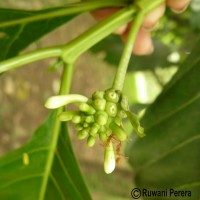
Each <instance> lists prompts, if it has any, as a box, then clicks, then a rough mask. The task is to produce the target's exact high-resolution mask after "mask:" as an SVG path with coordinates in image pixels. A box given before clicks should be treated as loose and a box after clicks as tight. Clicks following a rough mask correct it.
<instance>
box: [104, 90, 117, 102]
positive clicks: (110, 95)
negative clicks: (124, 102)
mask: <svg viewBox="0 0 200 200" xmlns="http://www.w3.org/2000/svg"><path fill="white" fill-rule="evenodd" d="M105 99H106V100H107V101H110V102H113V103H117V102H118V101H119V94H118V93H117V92H116V91H115V89H112V88H111V89H108V90H106V91H105Z"/></svg>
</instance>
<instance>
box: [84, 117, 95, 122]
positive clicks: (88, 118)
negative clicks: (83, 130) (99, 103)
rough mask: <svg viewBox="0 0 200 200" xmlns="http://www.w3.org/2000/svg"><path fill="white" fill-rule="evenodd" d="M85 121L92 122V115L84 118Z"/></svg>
mask: <svg viewBox="0 0 200 200" xmlns="http://www.w3.org/2000/svg"><path fill="white" fill-rule="evenodd" d="M85 122H87V123H93V122H94V117H93V115H89V116H87V117H86V118H85Z"/></svg>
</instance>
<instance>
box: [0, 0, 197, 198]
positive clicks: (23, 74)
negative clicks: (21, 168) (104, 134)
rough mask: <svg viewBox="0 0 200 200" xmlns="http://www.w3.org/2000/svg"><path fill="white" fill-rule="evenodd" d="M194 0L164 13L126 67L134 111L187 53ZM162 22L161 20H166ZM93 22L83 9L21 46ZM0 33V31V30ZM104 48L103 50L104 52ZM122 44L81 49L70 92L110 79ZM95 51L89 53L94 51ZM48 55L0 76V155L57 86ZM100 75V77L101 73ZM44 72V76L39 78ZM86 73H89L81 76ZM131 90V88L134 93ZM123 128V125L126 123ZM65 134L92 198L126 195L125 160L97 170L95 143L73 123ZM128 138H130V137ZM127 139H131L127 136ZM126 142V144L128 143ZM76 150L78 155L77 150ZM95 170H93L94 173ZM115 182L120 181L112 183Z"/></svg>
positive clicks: (57, 40)
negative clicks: (144, 48) (107, 170)
mask: <svg viewBox="0 0 200 200" xmlns="http://www.w3.org/2000/svg"><path fill="white" fill-rule="evenodd" d="M63 2H64V1H61V0H60V1H56V4H55V1H50V0H49V1H23V0H21V1H19V2H17V3H16V1H14V0H6V1H3V2H0V6H1V7H3V6H4V7H9V8H12V7H13V8H29V9H33V8H34V9H40V8H45V7H51V6H55V5H60V4H61V3H63ZM199 7H200V3H199V1H197V0H193V3H192V4H191V7H190V9H188V11H187V12H185V13H184V14H181V15H175V14H172V13H171V12H170V11H169V10H167V15H166V17H164V18H163V19H162V21H161V23H160V24H159V27H158V29H157V30H156V31H155V32H154V33H153V36H154V39H155V41H154V43H155V46H156V48H155V49H156V50H155V52H154V54H153V55H152V56H148V57H145V59H143V58H138V57H135V58H133V60H132V63H131V66H130V67H129V74H128V75H127V80H126V83H125V88H124V91H125V93H127V95H128V96H129V99H130V100H131V103H135V104H136V106H134V107H133V109H134V110H135V111H138V112H139V111H141V109H142V108H144V107H146V106H148V105H149V104H150V103H152V102H153V101H154V99H155V98H156V96H157V95H158V94H159V93H160V92H161V91H162V88H163V86H164V85H165V84H166V83H167V82H168V81H169V80H170V78H171V76H172V75H173V74H174V73H175V72H176V70H177V67H178V66H179V64H180V63H181V62H182V61H183V60H184V59H185V57H186V56H187V55H188V54H190V51H191V48H192V46H193V45H194V44H195V43H196V41H197V39H198V38H199V33H200V15H199V13H200V12H199V11H200V8H199ZM166 22H167V23H166ZM94 23H95V21H94V20H93V19H92V17H91V16H90V15H88V14H84V15H82V16H80V17H78V18H76V19H75V20H74V21H73V22H70V23H69V24H67V25H64V26H62V27H61V28H59V29H58V30H56V31H53V32H52V33H50V34H48V35H47V36H45V37H44V38H42V39H41V40H39V41H37V42H36V43H34V44H32V45H31V46H29V47H28V49H26V50H25V51H29V50H33V49H38V48H41V47H46V46H51V45H54V44H62V43H65V42H66V41H67V40H70V39H72V38H74V37H75V36H76V35H78V34H80V33H81V32H83V31H84V30H86V29H87V28H88V27H90V26H91V25H93V24H94ZM77 27H78V28H77ZM0 37H1V35H0ZM105 49H106V50H107V52H105ZM121 49H122V43H121V42H120V41H119V38H118V37H115V36H111V37H109V38H107V39H106V40H105V41H103V42H101V43H100V44H99V45H96V46H95V47H94V48H92V51H91V52H88V53H85V54H84V55H83V56H81V57H80V58H79V60H78V62H77V63H76V69H75V74H74V78H73V84H72V93H81V94H84V95H86V96H90V95H91V94H92V92H93V91H95V90H97V89H102V88H107V87H108V85H110V83H111V81H112V77H113V74H114V71H115V68H114V67H115V66H116V64H117V62H118V60H117V59H116V58H119V55H120V53H121ZM94 53H95V55H94ZM53 61H54V60H52V59H49V60H45V61H41V62H37V63H32V64H31V65H30V66H29V67H27V68H21V69H18V70H14V71H11V72H9V73H6V74H5V75H3V76H2V77H1V79H0V102H1V106H0V132H1V136H0V137H1V139H0V154H1V155H3V154H4V153H5V152H7V151H10V150H11V149H14V148H17V147H19V146H21V145H22V144H24V143H25V142H26V141H27V140H28V139H30V138H31V134H32V133H33V131H34V130H35V127H37V126H38V125H39V124H40V123H41V122H42V121H43V119H44V118H45V116H46V114H47V113H48V111H47V110H46V109H45V108H44V107H43V104H44V101H45V100H46V98H47V97H49V96H51V95H52V94H55V93H56V92H57V90H58V80H59V74H60V72H57V74H55V73H51V72H49V71H48V70H47V68H48V66H50V65H51V64H52V63H53ZM105 74H106V76H105ZM44 77H45V79H44ZM86 77H89V78H86ZM134 91H136V92H134ZM127 128H129V127H127ZM70 132H71V138H72V141H73V147H74V150H75V153H76V155H77V156H78V160H79V162H80V164H81V168H82V170H83V174H84V176H85V177H86V180H87V183H88V185H89V188H90V190H91V192H92V194H93V197H94V198H95V199H102V197H104V199H105V197H106V198H107V199H111V197H112V198H113V199H117V198H119V199H123V198H124V199H127V198H128V197H129V196H130V191H131V189H132V188H133V187H134V186H133V183H132V171H131V168H130V167H129V166H128V165H127V162H126V159H122V163H121V164H120V166H119V167H118V169H117V170H116V172H115V173H114V175H112V176H107V175H105V174H104V172H103V165H102V163H103V150H102V147H101V146H100V145H96V147H95V148H93V149H88V148H87V147H86V145H85V143H84V142H79V141H77V140H76V138H75V136H74V133H73V128H71V131H70ZM133 140H134V138H133ZM130 144H131V141H130ZM128 146H129V144H128ZM80 152H81V154H80ZM97 170H98V173H97ZM116 182H118V183H119V182H120V184H118V185H116Z"/></svg>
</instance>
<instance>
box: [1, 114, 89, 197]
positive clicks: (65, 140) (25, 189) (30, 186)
mask: <svg viewBox="0 0 200 200" xmlns="http://www.w3.org/2000/svg"><path fill="white" fill-rule="evenodd" d="M56 115H57V113H56V112H53V113H52V114H51V115H50V116H49V117H48V119H47V120H46V122H45V123H44V124H42V125H41V126H40V127H39V128H38V129H37V130H36V132H35V133H34V136H33V138H32V140H31V141H30V142H29V143H28V144H27V145H25V146H24V147H22V148H20V149H18V150H16V151H13V152H11V153H9V154H7V155H5V156H4V157H2V158H1V159H0V199H3V200H13V199H15V200H27V199H29V200H36V199H37V200H43V199H47V200H51V199H52V200H55V199H56V200H58V199H61V200H64V199H69V200H85V199H87V200H90V199H91V197H90V195H89V193H88V190H87V188H86V186H85V183H84V181H83V179H82V176H81V173H80V170H79V168H78V165H77V162H76V159H75V157H74V153H73V150H72V147H71V144H70V140H69V136H68V132H67V130H66V127H65V125H64V124H63V125H62V127H61V130H60V134H59V139H58V142H57V143H56V137H55V136H56V133H55V131H54V130H55V129H54V128H55V124H54V123H55V120H56ZM55 145H56V148H55V151H54V146H55ZM52 159H53V162H51V161H52ZM45 181H46V183H47V184H46V185H45V184H44V183H45ZM43 193H44V194H45V197H44V198H41V196H42V194H43Z"/></svg>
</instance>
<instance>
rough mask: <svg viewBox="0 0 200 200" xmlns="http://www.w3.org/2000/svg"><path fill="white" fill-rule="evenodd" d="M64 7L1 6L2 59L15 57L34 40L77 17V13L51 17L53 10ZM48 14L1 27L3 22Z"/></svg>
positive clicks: (0, 56)
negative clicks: (22, 7)
mask: <svg viewBox="0 0 200 200" xmlns="http://www.w3.org/2000/svg"><path fill="white" fill-rule="evenodd" d="M62 9H63V8H54V9H45V10H41V11H25V10H13V9H3V8H0V33H1V37H0V47H1V49H3V50H1V51H0V60H4V59H6V58H10V57H13V56H15V55H17V54H18V53H19V52H20V51H21V50H23V49H24V48H26V47H27V46H28V45H30V44H31V43H32V42H34V41H36V40H38V39H39V38H41V37H42V36H44V35H46V34H47V33H49V32H50V31H52V30H54V29H55V28H57V27H59V26H60V25H63V24H64V23H66V22H67V21H69V20H71V19H72V18H73V17H75V16H76V15H75V14H72V15H69V16H61V17H54V18H50V17H49V15H50V14H51V13H52V12H55V11H59V10H62ZM41 14H46V19H42V20H37V21H35V20H33V21H32V22H30V23H23V22H22V23H20V24H18V25H13V26H8V27H1V23H5V22H12V21H15V20H16V19H21V20H23V19H27V17H33V16H34V17H39V16H41Z"/></svg>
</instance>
